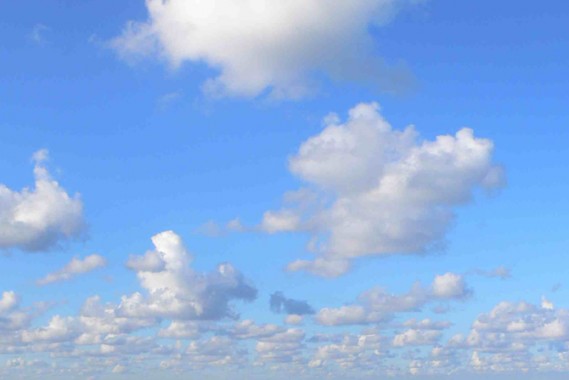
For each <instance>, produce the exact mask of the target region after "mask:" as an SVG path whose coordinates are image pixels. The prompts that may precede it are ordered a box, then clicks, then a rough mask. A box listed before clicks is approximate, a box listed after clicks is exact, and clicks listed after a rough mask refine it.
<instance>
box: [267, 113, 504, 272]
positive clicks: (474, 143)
mask: <svg viewBox="0 0 569 380" xmlns="http://www.w3.org/2000/svg"><path fill="white" fill-rule="evenodd" d="M326 120H328V124H326V126H325V128H324V130H323V131H322V132H321V133H319V134H318V135H316V136H313V137H311V138H309V139H308V140H307V141H305V142H304V143H302V145H301V146H300V149H299V150H298V152H297V153H296V154H295V155H293V156H292V157H291V158H290V161H289V168H290V170H291V172H292V173H293V174H295V175H297V176H298V177H300V178H301V179H302V180H304V181H305V182H307V184H308V186H309V188H308V190H307V189H305V191H304V193H303V194H305V195H304V196H303V197H301V198H302V199H300V200H299V201H298V206H295V205H294V204H293V205H289V206H287V207H285V208H283V209H281V210H279V211H276V212H275V211H267V212H266V213H265V216H264V218H263V221H262V222H261V224H260V228H261V229H262V230H264V231H265V232H267V233H276V232H290V231H303V232H308V233H310V234H311V235H312V239H311V240H310V244H309V249H310V250H311V251H313V252H315V253H316V254H317V258H316V259H315V260H314V261H307V260H298V261H295V262H293V263H291V264H290V265H289V267H288V269H289V270H291V271H297V270H307V271H309V272H312V273H315V274H318V275H323V276H338V275H340V274H342V273H344V272H346V271H347V270H348V269H349V267H350V261H351V260H352V259H355V258H358V257H363V256H370V255H386V254H409V253H421V252H426V251H428V250H430V249H433V248H434V247H440V246H441V245H442V244H443V242H444V237H445V234H446V232H447V230H448V228H449V226H450V225H451V224H452V222H453V221H454V219H455V209H456V208H457V207H459V206H461V205H464V204H466V203H468V202H470V201H471V199H472V196H473V192H474V191H475V190H476V189H478V188H482V189H494V188H496V187H500V186H502V185H503V173H502V169H501V168H500V167H498V166H496V165H494V164H493V163H492V151H493V143H492V141H490V140H487V139H482V138H477V137H475V136H474V132H473V131H472V130H471V129H468V128H464V129H461V130H459V131H458V132H457V133H456V134H455V135H442V136H438V137H437V138H436V139H435V140H433V141H419V138H418V133H417V132H416V131H415V128H414V127H412V126H409V127H407V128H405V129H404V130H394V129H393V128H392V127H391V125H390V124H389V123H388V122H387V121H386V120H385V119H384V118H383V117H382V116H381V114H380V110H379V105H378V104H376V103H369V104H366V103H362V104H359V105H357V106H356V107H354V108H352V109H351V110H350V112H349V118H348V120H347V121H346V122H345V123H341V122H340V121H339V118H337V117H327V118H326ZM301 193H302V192H301ZM307 193H311V194H310V196H306V194H307Z"/></svg>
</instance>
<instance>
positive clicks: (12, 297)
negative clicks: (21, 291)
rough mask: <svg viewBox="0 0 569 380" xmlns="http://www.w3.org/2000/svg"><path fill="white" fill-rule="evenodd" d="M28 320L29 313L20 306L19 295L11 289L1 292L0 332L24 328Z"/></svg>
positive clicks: (29, 318)
mask: <svg viewBox="0 0 569 380" xmlns="http://www.w3.org/2000/svg"><path fill="white" fill-rule="evenodd" d="M30 321H31V315H30V314H28V313H26V312H25V311H23V310H22V309H21V308H20V297H19V296H18V295H17V294H16V293H15V292H13V291H7V292H3V293H2V297H1V298H0V333H2V332H6V331H11V332H13V331H17V330H19V329H22V328H25V327H26V326H27V325H28V324H29V322H30ZM0 338H1V336H0ZM0 342H1V339H0Z"/></svg>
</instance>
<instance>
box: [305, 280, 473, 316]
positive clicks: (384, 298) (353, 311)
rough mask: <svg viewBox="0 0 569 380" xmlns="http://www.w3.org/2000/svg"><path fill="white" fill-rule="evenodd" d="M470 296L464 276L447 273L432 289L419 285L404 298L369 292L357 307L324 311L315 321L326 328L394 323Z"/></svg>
mask: <svg viewBox="0 0 569 380" xmlns="http://www.w3.org/2000/svg"><path fill="white" fill-rule="evenodd" d="M470 293H471V291H470V289H469V288H468V286H467V285H466V283H465V281H464V278H463V277H462V276H460V275H458V274H455V273H446V274H444V275H440V276H436V277H435V279H434V281H433V283H432V284H431V285H430V286H423V285H421V284H420V283H416V284H415V285H414V286H413V287H412V288H411V290H409V291H408V292H407V293H405V294H402V295H393V294H390V293H388V292H386V291H385V290H383V289H381V288H374V289H371V290H368V291H366V292H364V293H362V294H361V295H360V296H359V297H358V302H357V303H355V304H351V305H346V306H341V307H338V308H324V309H322V310H320V311H319V312H318V314H316V317H315V319H316V322H317V323H319V324H321V325H326V326H340V325H354V324H372V323H382V322H387V321H389V320H390V319H392V318H393V317H394V315H395V314H396V313H402V312H417V311H420V310H421V309H422V308H423V307H424V306H425V305H427V304H429V303H433V302H440V301H450V300H463V299H465V298H466V297H468V296H469V295H470Z"/></svg>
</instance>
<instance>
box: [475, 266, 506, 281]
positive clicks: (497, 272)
mask: <svg viewBox="0 0 569 380" xmlns="http://www.w3.org/2000/svg"><path fill="white" fill-rule="evenodd" d="M471 273H472V274H475V275H477V276H482V277H488V278H499V279H501V280H507V279H509V278H511V277H512V271H511V270H510V269H509V268H506V267H505V266H499V267H498V268H495V269H492V270H483V269H475V270H473V271H472V272H471Z"/></svg>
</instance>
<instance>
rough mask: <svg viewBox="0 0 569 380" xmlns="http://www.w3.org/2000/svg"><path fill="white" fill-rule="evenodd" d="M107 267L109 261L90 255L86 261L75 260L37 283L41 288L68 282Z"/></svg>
mask: <svg viewBox="0 0 569 380" xmlns="http://www.w3.org/2000/svg"><path fill="white" fill-rule="evenodd" d="M106 265H107V260H106V259H105V258H104V257H102V256H99V255H90V256H87V257H85V258H84V259H80V258H77V257H75V258H73V259H72V260H71V261H70V262H69V263H68V264H66V265H65V266H64V267H63V268H61V269H60V270H58V271H56V272H54V273H50V274H48V275H47V276H45V277H44V278H42V279H40V280H38V281H37V284H38V285H40V286H43V285H48V284H53V283H54V282H60V281H67V280H70V279H72V278H73V277H77V276H79V275H81V274H84V273H89V272H92V271H94V270H95V269H97V268H102V267H104V266H106Z"/></svg>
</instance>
